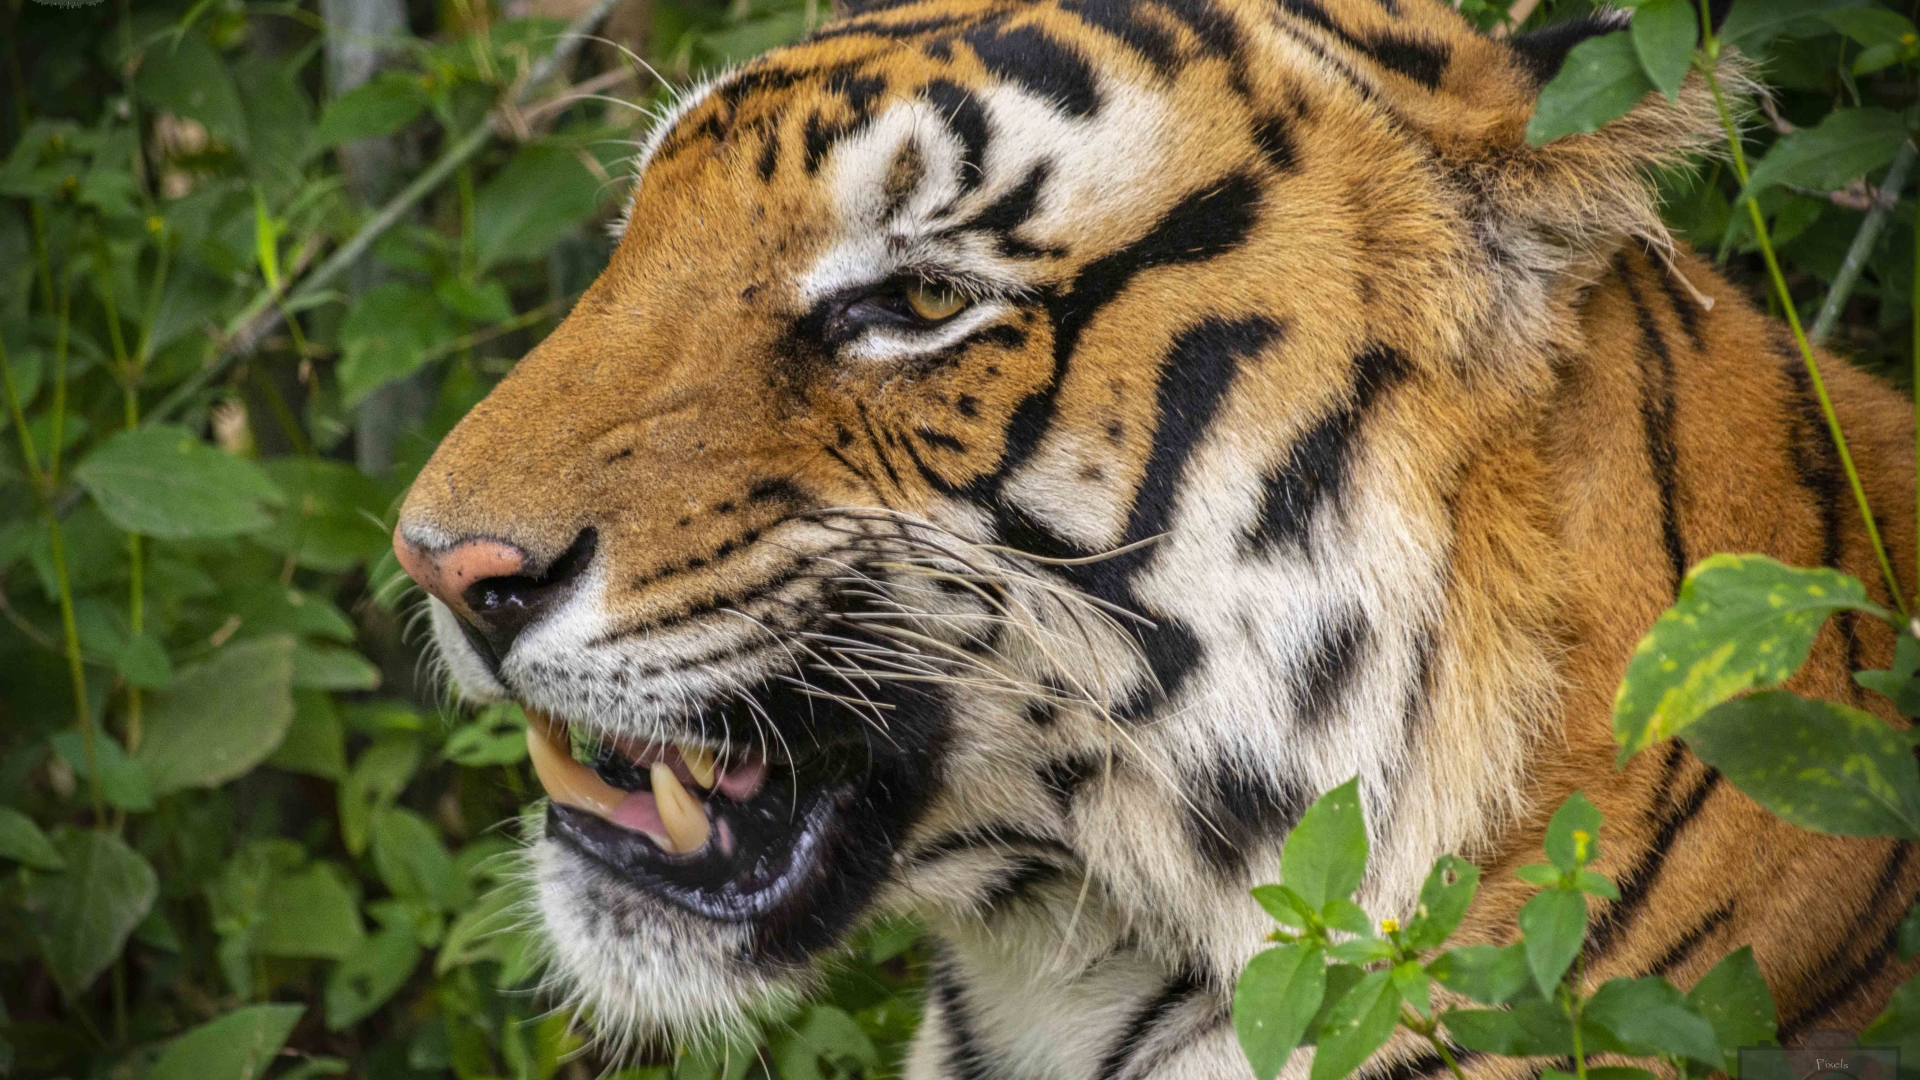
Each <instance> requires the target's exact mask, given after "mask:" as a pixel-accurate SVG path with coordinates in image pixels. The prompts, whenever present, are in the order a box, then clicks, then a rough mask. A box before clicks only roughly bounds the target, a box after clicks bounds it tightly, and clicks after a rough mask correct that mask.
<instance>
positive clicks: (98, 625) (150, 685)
mask: <svg viewBox="0 0 1920 1080" xmlns="http://www.w3.org/2000/svg"><path fill="white" fill-rule="evenodd" d="M73 621H74V628H75V629H76V630H78V631H79V633H80V645H81V648H83V649H85V650H86V651H88V652H97V653H102V654H104V655H105V656H106V657H107V659H109V660H111V661H112V662H113V668H114V670H115V671H118V672H119V673H120V674H121V675H123V676H125V677H126V680H127V681H128V682H130V683H132V684H133V685H135V686H138V687H142V688H144V689H148V690H158V689H160V688H162V687H164V686H166V685H167V684H168V683H169V682H171V681H173V662H172V661H171V660H169V659H168V658H167V650H166V649H165V648H163V647H162V646H161V644H160V642H159V640H158V639H156V638H155V637H154V636H153V635H152V634H150V633H146V632H142V633H138V634H136V633H134V632H133V625H132V624H131V623H130V622H129V621H128V619H127V615H126V612H125V611H123V610H122V609H121V608H120V607H119V606H118V605H117V604H111V603H108V602H106V601H104V600H101V599H100V598H98V597H91V596H89V597H82V598H80V599H79V600H76V601H74V605H73Z"/></svg>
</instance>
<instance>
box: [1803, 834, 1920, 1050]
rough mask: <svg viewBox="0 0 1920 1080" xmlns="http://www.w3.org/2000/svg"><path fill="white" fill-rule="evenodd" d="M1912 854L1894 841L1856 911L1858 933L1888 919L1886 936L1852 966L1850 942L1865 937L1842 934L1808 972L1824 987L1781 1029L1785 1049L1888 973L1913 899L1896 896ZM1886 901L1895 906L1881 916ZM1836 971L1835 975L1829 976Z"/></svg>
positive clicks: (1903, 843) (1905, 843)
mask: <svg viewBox="0 0 1920 1080" xmlns="http://www.w3.org/2000/svg"><path fill="white" fill-rule="evenodd" d="M1912 854H1913V844H1911V843H1910V842H1908V841H1906V840H1896V841H1894V845H1893V850H1892V851H1891V852H1889V853H1888V855H1887V861H1886V862H1885V863H1884V864H1883V865H1882V866H1881V868H1880V876H1879V878H1878V879H1877V880H1876V881H1875V882H1874V886H1873V891H1872V893H1870V894H1869V895H1868V898H1867V902H1866V904H1865V906H1864V909H1863V910H1862V911H1861V912H1860V916H1859V922H1860V924H1862V925H1860V926H1858V928H1857V929H1858V930H1860V931H1865V932H1868V933H1870V932H1871V929H1870V928H1871V927H1872V925H1873V924H1874V923H1876V922H1878V921H1880V920H1882V919H1887V918H1889V917H1890V918H1891V922H1890V923H1889V925H1888V926H1887V928H1886V932H1885V933H1884V934H1882V935H1881V938H1880V941H1879V942H1878V943H1877V944H1876V945H1875V946H1874V947H1873V949H1872V950H1871V951H1870V952H1868V953H1867V954H1866V955H1865V956H1862V957H1861V958H1860V959H1859V960H1858V961H1857V962H1855V963H1853V964H1847V963H1846V959H1847V954H1848V953H1849V952H1851V951H1852V949H1853V945H1854V943H1855V942H1857V941H1859V940H1860V939H1861V937H1863V936H1864V934H1858V933H1854V934H1847V935H1845V936H1844V937H1842V939H1841V941H1840V943H1839V944H1838V945H1835V946H1834V947H1833V949H1832V950H1831V951H1829V952H1828V953H1827V955H1826V956H1824V957H1822V958H1821V960H1820V962H1819V963H1817V964H1815V965H1813V967H1812V968H1811V969H1809V970H1810V971H1811V972H1812V973H1813V974H1815V975H1816V976H1821V977H1826V986H1825V988H1824V989H1823V990H1822V991H1821V993H1820V994H1819V996H1817V997H1815V998H1814V999H1813V1000H1812V1001H1810V1002H1808V1003H1807V1004H1806V1005H1804V1006H1802V1007H1801V1008H1800V1009H1798V1010H1796V1011H1795V1012H1794V1014H1793V1016H1792V1017H1790V1018H1788V1019H1786V1020H1784V1021H1783V1022H1782V1023H1781V1025H1780V1042H1781V1043H1782V1044H1783V1045H1784V1044H1786V1043H1788V1042H1790V1041H1791V1040H1792V1038H1793V1037H1794V1036H1795V1035H1798V1034H1799V1033H1800V1032H1801V1031H1802V1030H1803V1029H1805V1028H1806V1027H1808V1026H1810V1025H1812V1024H1813V1023H1815V1022H1816V1021H1819V1020H1822V1019H1825V1018H1826V1017H1827V1016H1828V1015H1829V1014H1831V1013H1833V1012H1834V1011H1835V1010H1837V1009H1839V1008H1840V1006H1842V1005H1845V1004H1846V1003H1847V1002H1848V1001H1850V1000H1851V999H1852V998H1853V997H1854V996H1855V995H1856V994H1858V993H1859V992H1860V991H1861V990H1862V989H1863V988H1864V987H1863V984H1864V983H1867V982H1870V981H1871V980H1872V979H1873V977H1874V976H1876V975H1883V974H1885V973H1886V971H1887V961H1888V960H1889V958H1891V957H1892V955H1893V950H1894V948H1895V946H1896V945H1897V944H1898V943H1899V940H1900V923H1901V922H1902V921H1903V920H1904V919H1905V917H1906V914H1907V910H1908V908H1909V907H1910V906H1911V905H1912V903H1913V897H1911V896H1908V895H1906V894H1905V893H1903V892H1901V891H1899V886H1900V878H1901V875H1902V874H1903V873H1904V872H1905V870H1906V868H1907V860H1908V859H1909V858H1910V857H1911V856H1912ZM1888 901H1892V902H1893V904H1894V907H1893V911H1892V912H1891V913H1889V914H1881V909H1882V908H1884V907H1885V906H1886V905H1887V903H1888ZM1834 972H1838V973H1839V974H1838V976H1833V975H1832V973H1834Z"/></svg>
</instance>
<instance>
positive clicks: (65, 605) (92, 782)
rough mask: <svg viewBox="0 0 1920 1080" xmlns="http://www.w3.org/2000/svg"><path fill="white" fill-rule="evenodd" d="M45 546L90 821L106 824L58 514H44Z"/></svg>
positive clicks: (105, 807)
mask: <svg viewBox="0 0 1920 1080" xmlns="http://www.w3.org/2000/svg"><path fill="white" fill-rule="evenodd" d="M47 546H48V549H49V554H50V555H51V556H52V559H53V580H54V584H55V585H56V586H57V587H58V589H59V591H60V627H61V629H62V630H63V631H64V632H65V634H66V639H67V674H68V676H69V677H70V678H71V679H72V680H73V709H74V722H75V723H76V724H77V725H78V726H79V728H80V745H81V746H82V747H83V748H84V749H85V752H86V756H87V789H88V791H89V792H90V793H91V795H92V796H93V823H94V826H95V827H96V828H104V827H106V824H107V805H106V801H105V800H104V799H102V798H101V797H100V767H99V760H98V758H97V757H96V756H95V754H94V747H93V710H92V709H89V708H88V707H87V672H86V668H85V666H84V665H82V664H81V662H80V627H79V624H78V623H76V622H75V621H74V618H73V582H72V581H71V580H70V579H69V578H68V577H67V545H66V542H65V540H64V538H63V537H62V536H61V534H60V516H59V515H58V514H48V515H47Z"/></svg>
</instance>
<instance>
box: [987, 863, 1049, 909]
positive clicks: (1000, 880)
mask: <svg viewBox="0 0 1920 1080" xmlns="http://www.w3.org/2000/svg"><path fill="white" fill-rule="evenodd" d="M1065 876H1066V871H1065V870H1063V869H1061V868H1060V867H1059V866H1058V865H1056V864H1054V863H1051V862H1048V861H1047V860H1045V859H1040V858H1035V857H1034V856H1032V855H1015V856H1013V857H1012V858H1010V859H1008V860H1007V866H1006V869H1005V870H1003V871H1002V872H1001V873H1000V874H999V875H997V876H996V877H995V878H994V879H993V881H991V882H989V883H988V884H987V887H986V888H984V889H981V890H980V892H979V894H978V896H977V897H976V899H977V901H978V902H979V904H980V906H981V907H982V908H985V909H987V910H989V911H991V910H993V909H995V908H1004V907H1009V906H1011V905H1013V904H1019V903H1025V902H1028V901H1031V900H1034V899H1035V895H1034V894H1036V893H1038V892H1039V891H1040V889H1041V887H1042V886H1045V885H1046V884H1048V883H1049V882H1053V881H1059V880H1060V879H1062V878H1064V877H1065Z"/></svg>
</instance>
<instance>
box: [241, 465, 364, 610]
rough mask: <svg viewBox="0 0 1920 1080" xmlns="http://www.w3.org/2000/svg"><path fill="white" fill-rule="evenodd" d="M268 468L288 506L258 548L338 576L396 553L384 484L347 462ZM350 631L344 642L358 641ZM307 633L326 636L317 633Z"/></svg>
mask: <svg viewBox="0 0 1920 1080" xmlns="http://www.w3.org/2000/svg"><path fill="white" fill-rule="evenodd" d="M265 468H266V470H267V474H268V475H269V476H271V477H272V478H273V480H274V482H275V483H277V484H278V485H280V487H281V489H282V490H284V491H285V492H286V494H287V502H286V507H285V509H283V510H282V511H280V512H279V513H278V514H276V515H275V520H274V523H273V527H272V528H269V529H267V530H266V531H265V532H262V533H260V534H259V535H257V536H255V537H254V538H253V539H254V541H255V542H256V543H258V544H260V545H261V546H262V547H265V548H266V549H268V550H269V551H274V552H278V553H279V554H282V555H291V556H293V557H294V558H295V560H296V561H297V562H299V564H300V565H301V566H304V567H306V568H308V569H311V570H326V571H331V572H335V573H339V572H345V571H350V570H355V569H358V568H359V567H361V566H363V565H365V564H367V563H370V562H373V561H375V560H377V559H379V558H380V557H381V556H382V555H388V554H390V553H391V551H392V549H393V529H392V527H391V526H390V525H389V524H388V523H387V522H386V520H385V519H384V515H386V514H387V512H388V507H389V505H390V504H391V502H392V492H390V491H389V490H388V489H387V488H386V487H384V486H383V485H382V484H381V482H380V481H378V480H375V479H374V478H373V477H370V476H368V475H367V474H365V473H363V472H361V471H360V470H358V469H356V468H354V467H353V466H351V465H348V464H346V463H344V462H338V461H325V460H322V459H320V458H316V457H284V458H275V459H273V460H272V461H269V462H267V463H266V465H265ZM305 617H306V618H312V616H310V615H309V616H305ZM347 629H348V634H347V636H346V637H344V638H339V640H342V641H349V642H350V641H352V640H353V637H352V625H351V624H348V627H347ZM308 632H311V633H323V631H321V630H319V629H317V628H316V629H311V630H309V631H308ZM335 636H337V635H335Z"/></svg>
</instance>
